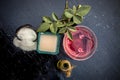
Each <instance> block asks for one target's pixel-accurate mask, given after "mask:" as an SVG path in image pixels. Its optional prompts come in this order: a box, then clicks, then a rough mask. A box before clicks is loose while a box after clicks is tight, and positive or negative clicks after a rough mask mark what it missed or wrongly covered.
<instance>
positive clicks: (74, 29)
mask: <svg viewBox="0 0 120 80" xmlns="http://www.w3.org/2000/svg"><path fill="white" fill-rule="evenodd" d="M68 29H69V30H70V31H73V32H75V31H76V28H75V27H72V26H71V27H68Z"/></svg>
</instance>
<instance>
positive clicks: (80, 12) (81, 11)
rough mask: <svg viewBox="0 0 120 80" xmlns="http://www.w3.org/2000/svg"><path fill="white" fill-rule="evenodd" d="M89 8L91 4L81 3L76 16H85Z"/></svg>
mask: <svg viewBox="0 0 120 80" xmlns="http://www.w3.org/2000/svg"><path fill="white" fill-rule="evenodd" d="M90 9H91V6H89V5H83V6H81V7H80V8H79V9H78V10H77V12H76V15H78V16H85V15H87V14H88V12H89V11H90Z"/></svg>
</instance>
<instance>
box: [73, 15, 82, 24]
mask: <svg viewBox="0 0 120 80" xmlns="http://www.w3.org/2000/svg"><path fill="white" fill-rule="evenodd" d="M82 20H83V18H82V17H80V16H73V22H74V23H76V24H80V23H81V22H82Z"/></svg>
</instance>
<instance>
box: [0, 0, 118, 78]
mask: <svg viewBox="0 0 120 80" xmlns="http://www.w3.org/2000/svg"><path fill="white" fill-rule="evenodd" d="M64 4H65V1H64V0H0V78H1V79H0V80H119V79H120V44H119V43H120V1H119V0H69V5H70V6H73V5H77V4H89V5H91V6H92V10H91V12H90V13H89V14H88V15H87V16H85V19H84V22H83V23H82V25H85V26H88V27H89V28H91V29H92V30H93V31H94V32H95V34H96V36H97V38H98V48H97V50H96V52H95V54H94V55H93V56H92V57H91V58H90V59H88V60H85V61H75V60H72V59H70V58H69V57H68V56H66V55H65V52H64V50H63V48H62V45H61V48H60V54H59V55H56V56H51V55H40V54H37V53H36V52H35V51H33V52H23V51H21V50H20V49H18V48H16V47H15V46H14V45H13V44H12V39H13V37H14V34H15V30H16V29H17V28H18V27H19V26H20V25H23V24H31V25H33V26H34V27H33V28H34V29H37V27H38V26H39V24H40V22H41V16H45V15H47V16H49V15H50V14H51V13H52V12H55V13H56V14H57V15H58V16H59V17H60V15H61V14H62V12H63V9H64ZM61 43H62V41H61ZM59 59H68V60H70V61H71V62H72V64H74V65H76V66H77V67H76V68H75V69H74V70H73V72H72V76H71V77H70V78H65V76H64V75H63V74H62V73H61V72H59V71H58V70H57V69H56V67H55V65H56V62H57V61H58V60H59Z"/></svg>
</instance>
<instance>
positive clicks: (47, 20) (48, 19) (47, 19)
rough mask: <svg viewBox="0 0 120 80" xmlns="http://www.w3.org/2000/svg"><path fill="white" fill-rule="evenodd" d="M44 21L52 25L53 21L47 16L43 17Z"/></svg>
mask: <svg viewBox="0 0 120 80" xmlns="http://www.w3.org/2000/svg"><path fill="white" fill-rule="evenodd" d="M43 21H45V22H46V23H52V20H51V19H50V17H47V16H44V17H43Z"/></svg>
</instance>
